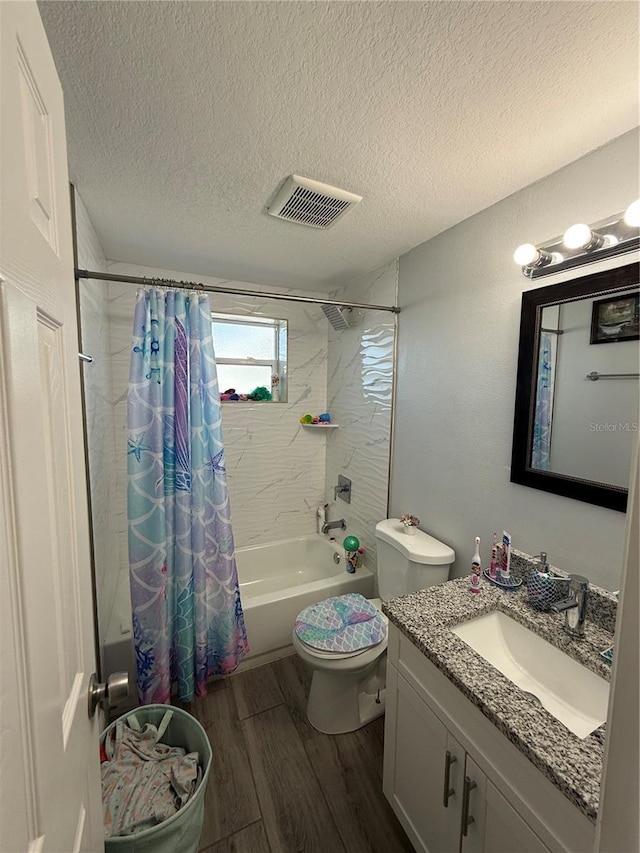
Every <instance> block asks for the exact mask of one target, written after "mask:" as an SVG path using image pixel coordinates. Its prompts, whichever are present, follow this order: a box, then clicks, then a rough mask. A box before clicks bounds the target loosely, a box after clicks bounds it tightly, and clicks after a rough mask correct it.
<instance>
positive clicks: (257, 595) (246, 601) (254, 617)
mask: <svg viewBox="0 0 640 853" xmlns="http://www.w3.org/2000/svg"><path fill="white" fill-rule="evenodd" d="M334 554H338V556H339V557H340V562H339V563H338V564H336V563H335V562H334ZM236 561H237V564H238V579H239V581H240V595H241V598H242V607H243V610H244V619H245V625H246V628H247V636H248V639H249V647H250V651H249V654H248V655H247V657H246V658H245V661H246V662H247V664H248V666H249V667H252V666H258V665H259V664H261V663H267V662H268V661H270V660H276V659H277V658H279V657H284V656H285V655H287V654H289V653H291V652H293V646H292V645H291V631H292V629H293V623H294V622H295V619H296V616H297V615H298V613H299V612H300V611H301V610H302V608H303V607H308V606H309V605H310V604H314V603H315V602H316V601H322V600H323V599H324V598H329V596H331V595H344V594H345V593H347V592H359V593H361V594H362V595H364V596H365V597H366V598H371V597H372V596H373V586H374V584H373V575H372V574H371V572H370V571H369V570H368V569H365V568H360V569H357V570H356V572H355V574H352V575H351V574H348V573H347V572H346V570H345V559H344V550H343V548H342V546H341V545H338V544H337V542H332V541H330V540H329V539H328V538H327V537H326V536H320V535H318V534H312V535H310V536H301V537H299V538H297V539H283V540H282V541H280V542H272V543H270V544H269V545H251V546H249V547H246V548H238V549H237V550H236ZM132 639H133V638H132V631H131V595H130V592H129V576H128V574H127V573H126V572H122V573H121V577H120V579H119V583H118V590H117V593H116V600H115V602H114V607H113V612H112V615H111V619H110V621H109V625H108V628H107V631H106V636H105V637H103V649H102V655H103V657H102V660H103V668H104V673H105V674H106V675H109V673H111V672H117V671H121V670H125V671H126V672H128V673H129V684H130V686H131V691H132V693H133V694H134V695H135V681H136V664H135V653H134V650H133V642H132ZM243 668H247V667H246V664H245V665H244V666H243Z"/></svg>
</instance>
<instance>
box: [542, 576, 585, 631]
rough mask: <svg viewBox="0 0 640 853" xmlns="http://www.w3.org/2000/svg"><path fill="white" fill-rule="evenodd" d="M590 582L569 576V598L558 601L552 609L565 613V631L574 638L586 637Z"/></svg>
mask: <svg viewBox="0 0 640 853" xmlns="http://www.w3.org/2000/svg"><path fill="white" fill-rule="evenodd" d="M588 601H589V581H588V580H587V578H584V577H582V575H569V597H568V598H563V599H562V600H561V601H556V602H555V603H554V604H552V605H551V609H552V610H555V611H556V612H557V613H564V630H565V631H566V632H567V634H570V635H571V636H572V637H584V623H585V622H586V620H587V602H588Z"/></svg>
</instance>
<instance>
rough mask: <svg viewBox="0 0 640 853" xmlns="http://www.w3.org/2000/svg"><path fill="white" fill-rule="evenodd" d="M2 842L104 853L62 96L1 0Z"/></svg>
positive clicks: (7, 852)
mask: <svg viewBox="0 0 640 853" xmlns="http://www.w3.org/2000/svg"><path fill="white" fill-rule="evenodd" d="M0 39H1V44H0V48H1V50H0V76H1V83H0V87H1V88H0V98H1V100H0V119H1V125H2V148H1V158H0V159H1V165H0V169H1V182H0V216H1V220H0V334H1V340H0V346H1V350H0V351H1V362H0V602H1V603H0V607H1V612H0V642H1V646H0V850H1V851H2V853H22V851H29V853H35V851H38V853H39V851H42V853H72V851H74V853H75V851H91V853H93V851H100V850H103V847H104V845H103V842H102V825H101V824H102V816H101V807H100V776H99V773H100V771H99V758H98V732H97V726H98V721H97V718H95V717H94V719H91V720H90V719H89V716H88V713H87V691H88V683H89V677H90V675H91V673H92V672H93V670H94V667H95V659H94V658H95V649H94V624H93V605H92V594H91V573H90V563H89V540H88V519H87V503H86V484H85V474H84V457H83V435H82V419H81V403H80V378H79V367H78V342H77V328H76V313H75V287H74V280H73V255H72V241H71V227H70V225H71V223H70V204H69V188H68V177H67V155H66V147H65V132H64V109H63V102H62V90H61V87H60V83H59V81H58V78H57V75H56V70H55V66H54V64H53V59H52V57H51V53H50V51H49V46H48V44H47V39H46V36H45V32H44V29H43V26H42V23H41V21H40V16H39V14H38V10H37V7H36V4H35V2H33V0H23V2H6V0H5V2H0Z"/></svg>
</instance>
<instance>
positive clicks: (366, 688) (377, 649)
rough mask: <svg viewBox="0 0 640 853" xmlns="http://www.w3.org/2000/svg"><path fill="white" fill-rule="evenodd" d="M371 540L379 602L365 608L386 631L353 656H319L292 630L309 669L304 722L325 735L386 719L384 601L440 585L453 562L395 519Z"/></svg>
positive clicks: (433, 541) (434, 544)
mask: <svg viewBox="0 0 640 853" xmlns="http://www.w3.org/2000/svg"><path fill="white" fill-rule="evenodd" d="M375 535H376V539H377V550H378V592H379V594H380V596H381V598H373V599H369V603H370V604H372V605H373V607H375V609H376V610H377V611H378V612H379V615H380V617H381V619H382V621H383V623H384V626H385V630H384V637H383V638H382V639H381V640H380V642H378V643H377V644H376V645H373V646H368V647H367V648H365V649H361V650H355V651H348V652H335V651H323V650H321V649H319V648H315V647H314V646H313V645H310V644H309V643H307V642H305V641H304V640H302V639H301V638H300V637H299V636H298V634H297V633H296V628H295V626H294V629H293V634H292V642H293V647H294V649H295V650H296V653H297V654H298V656H299V657H300V658H301V659H302V660H303V661H304V662H305V663H306V664H307V665H308V666H309V667H310V668H311V669H312V670H313V677H312V680H311V689H310V692H309V700H308V703H307V718H308V720H309V722H310V723H311V725H312V726H313V727H314V729H317V730H318V731H319V732H323V733H324V734H343V733H344V732H353V731H355V730H356V729H359V728H362V726H366V725H367V723H370V722H371V721H372V720H375V719H376V717H379V716H381V715H382V714H384V699H385V685H386V666H387V631H386V626H387V625H388V619H387V617H386V616H385V615H384V614H383V613H382V610H381V608H382V600H383V599H384V600H387V601H388V600H389V599H391V598H396V597H397V596H399V595H405V594H407V593H409V592H415V591H416V590H418V589H426V588H427V587H429V586H434V585H435V584H438V583H443V582H444V581H446V580H447V579H448V577H449V569H450V567H451V564H452V563H453V561H454V560H455V553H454V551H453V550H452V549H451V548H449V547H448V546H447V545H444V544H443V543H442V542H439V541H438V540H437V539H434V538H433V537H432V536H429V534H427V533H424V532H423V531H422V530H415V534H413V535H408V534H407V533H405V528H404V525H403V524H402V523H401V522H400V520H399V519H398V518H387V519H385V520H384V521H380V522H378V524H377V525H376V533H375ZM303 613H304V611H303ZM299 615H302V614H299Z"/></svg>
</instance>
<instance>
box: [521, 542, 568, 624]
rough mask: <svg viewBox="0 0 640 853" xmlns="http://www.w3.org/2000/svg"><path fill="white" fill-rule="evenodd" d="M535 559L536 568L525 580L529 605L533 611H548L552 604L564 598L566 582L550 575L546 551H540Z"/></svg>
mask: <svg viewBox="0 0 640 853" xmlns="http://www.w3.org/2000/svg"><path fill="white" fill-rule="evenodd" d="M536 559H537V561H538V562H537V565H536V568H535V569H534V570H533V571H532V572H531V574H530V575H529V577H528V578H527V593H528V596H529V604H530V605H531V606H532V607H533V609H534V610H549V608H550V607H551V605H552V604H554V603H555V602H556V601H560V599H561V598H563V597H564V595H565V592H566V586H567V580H566V579H565V578H555V577H553V576H552V575H551V574H550V572H549V569H550V566H549V561H548V560H547V553H546V551H541V552H540V554H538V555H537V556H536Z"/></svg>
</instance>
